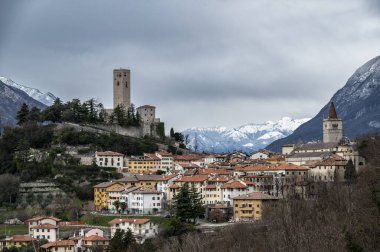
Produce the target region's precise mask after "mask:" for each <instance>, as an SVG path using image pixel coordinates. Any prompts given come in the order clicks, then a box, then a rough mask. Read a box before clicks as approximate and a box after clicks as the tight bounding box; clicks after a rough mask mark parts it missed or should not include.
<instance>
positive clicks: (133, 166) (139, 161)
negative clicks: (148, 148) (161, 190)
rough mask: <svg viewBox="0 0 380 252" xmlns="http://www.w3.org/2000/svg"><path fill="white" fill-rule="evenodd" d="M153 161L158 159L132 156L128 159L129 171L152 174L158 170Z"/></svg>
mask: <svg viewBox="0 0 380 252" xmlns="http://www.w3.org/2000/svg"><path fill="white" fill-rule="evenodd" d="M153 162H157V161H155V160H154V159H152V158H150V157H147V156H141V157H131V158H129V159H128V172H129V173H133V174H152V173H153V172H155V171H157V170H156V169H154V167H153Z"/></svg>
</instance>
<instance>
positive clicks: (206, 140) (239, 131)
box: [182, 117, 309, 153]
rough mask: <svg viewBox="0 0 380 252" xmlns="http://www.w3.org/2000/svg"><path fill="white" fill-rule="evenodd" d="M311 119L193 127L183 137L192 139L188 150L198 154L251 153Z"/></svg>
mask: <svg viewBox="0 0 380 252" xmlns="http://www.w3.org/2000/svg"><path fill="white" fill-rule="evenodd" d="M308 120H309V118H305V119H291V118H289V117H284V118H282V119H281V120H279V121H278V122H272V121H268V122H265V123H262V124H254V123H251V124H246V125H243V126H240V127H238V128H227V127H211V128H190V129H187V130H185V131H183V132H182V134H184V135H185V136H186V135H188V136H189V138H188V140H189V143H188V145H187V147H189V148H191V149H193V150H194V149H195V148H196V149H197V151H199V152H202V151H206V152H214V153H222V152H230V151H235V150H240V151H244V152H247V153H249V152H252V151H255V150H258V149H261V148H263V147H265V146H267V145H268V144H270V143H271V142H273V141H275V140H277V139H280V138H283V137H286V136H288V135H290V134H291V133H293V131H294V130H295V129H296V128H297V127H298V126H299V125H301V124H303V123H305V122H306V121H308Z"/></svg>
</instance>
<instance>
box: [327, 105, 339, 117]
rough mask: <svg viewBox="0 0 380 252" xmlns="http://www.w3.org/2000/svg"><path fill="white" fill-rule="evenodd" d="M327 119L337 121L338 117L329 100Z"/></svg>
mask: <svg viewBox="0 0 380 252" xmlns="http://www.w3.org/2000/svg"><path fill="white" fill-rule="evenodd" d="M328 118H329V119H338V115H337V113H336V110H335V106H334V102H333V101H332V100H331V101H330V107H329V116H328Z"/></svg>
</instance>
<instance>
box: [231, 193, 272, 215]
mask: <svg viewBox="0 0 380 252" xmlns="http://www.w3.org/2000/svg"><path fill="white" fill-rule="evenodd" d="M276 200H278V198H277V197H274V196H271V195H268V194H264V193H261V192H252V193H248V194H245V195H241V196H238V197H235V198H233V208H234V210H233V211H234V220H235V221H253V220H261V218H262V209H263V204H266V203H267V202H273V201H276Z"/></svg>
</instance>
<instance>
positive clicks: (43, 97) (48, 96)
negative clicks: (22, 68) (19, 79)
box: [0, 76, 57, 106]
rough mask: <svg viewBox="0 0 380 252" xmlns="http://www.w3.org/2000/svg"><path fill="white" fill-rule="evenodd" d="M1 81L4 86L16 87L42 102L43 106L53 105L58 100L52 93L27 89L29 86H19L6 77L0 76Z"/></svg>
mask: <svg viewBox="0 0 380 252" xmlns="http://www.w3.org/2000/svg"><path fill="white" fill-rule="evenodd" d="M0 81H1V82H3V83H4V84H6V85H8V86H11V87H15V88H17V89H19V90H21V91H24V92H25V93H27V94H28V95H29V96H30V97H32V98H33V99H35V100H37V101H39V102H41V103H42V104H45V105H46V106H51V105H53V103H54V101H55V100H56V99H57V97H56V96H55V95H53V94H52V93H50V92H47V93H42V92H41V91H40V90H38V89H36V88H31V87H27V86H24V85H21V84H18V83H16V82H14V81H13V80H11V79H9V78H6V77H1V76H0Z"/></svg>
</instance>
